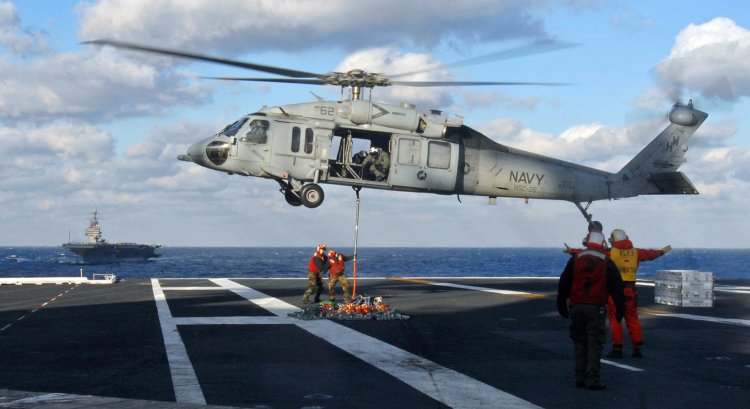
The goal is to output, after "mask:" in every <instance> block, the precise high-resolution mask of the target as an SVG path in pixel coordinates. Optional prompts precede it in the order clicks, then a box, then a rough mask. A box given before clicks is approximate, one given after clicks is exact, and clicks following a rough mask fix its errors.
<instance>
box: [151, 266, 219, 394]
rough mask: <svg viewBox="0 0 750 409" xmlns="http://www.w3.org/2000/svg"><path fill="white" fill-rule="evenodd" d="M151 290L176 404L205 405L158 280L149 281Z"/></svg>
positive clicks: (196, 378)
mask: <svg viewBox="0 0 750 409" xmlns="http://www.w3.org/2000/svg"><path fill="white" fill-rule="evenodd" d="M151 288H152V289H153V291H154V301H155V302H156V309H157V311H158V312H159V324H160V325H161V333H162V336H163V337H164V347H165V348H166V350H167V359H168V360H169V372H170V373H171V374H172V385H173V387H174V395H175V400H176V401H177V402H178V403H195V404H199V405H205V404H206V398H205V397H204V396H203V391H202V390H201V387H200V383H198V377H197V376H196V375H195V370H194V369H193V365H192V364H191V363H190V357H188V354H187V350H186V349H185V344H183V343H182V338H180V333H179V332H178V331H177V322H176V320H175V319H174V318H173V317H172V313H171V311H170V310H169V304H167V299H166V298H165V297H164V291H162V288H161V285H160V284H159V280H158V279H156V278H152V279H151Z"/></svg>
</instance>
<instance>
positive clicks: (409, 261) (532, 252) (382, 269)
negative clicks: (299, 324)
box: [0, 247, 750, 279]
mask: <svg viewBox="0 0 750 409" xmlns="http://www.w3.org/2000/svg"><path fill="white" fill-rule="evenodd" d="M314 250H315V248H314V247H310V248H296V247H295V248H278V247H274V248H258V247H252V248H238V247H174V248H171V247H166V248H162V249H160V250H159V253H160V254H162V256H161V257H159V258H157V259H152V260H149V261H146V262H141V263H119V264H97V265H87V264H80V262H79V259H78V257H77V256H76V255H74V254H72V253H69V252H67V251H66V250H65V249H63V248H62V247H3V248H0V277H71V276H78V275H79V274H80V271H81V269H82V270H83V272H84V274H86V275H87V276H88V277H91V275H92V274H94V273H96V274H109V273H112V274H116V275H117V276H118V277H120V278H122V279H128V278H193V277H194V278H200V277H226V278H242V277H248V278H250V277H279V278H281V277H283V278H290V277H298V278H304V277H306V268H307V263H308V261H309V258H310V256H311V255H312V253H313V251H314ZM336 250H340V251H341V252H343V253H344V254H346V255H351V254H352V249H351V248H340V249H336ZM568 257H569V256H568V255H567V254H564V253H563V252H562V249H561V248H382V247H377V248H360V249H359V250H358V255H357V277H358V278H360V277H448V276H458V277H558V276H559V275H560V273H561V272H562V269H563V268H564V267H565V263H566V262H567V260H568ZM346 264H347V267H346V273H347V275H348V276H349V277H351V274H352V265H351V264H352V263H351V262H347V263H346ZM748 266H750V249H673V250H672V251H670V252H669V253H667V254H666V255H665V256H662V257H661V258H659V259H657V260H654V261H649V262H644V263H642V264H641V267H640V268H639V270H638V276H639V278H653V277H654V275H655V273H656V271H657V270H698V271H709V272H712V273H714V278H715V279H748V278H750V267H748Z"/></svg>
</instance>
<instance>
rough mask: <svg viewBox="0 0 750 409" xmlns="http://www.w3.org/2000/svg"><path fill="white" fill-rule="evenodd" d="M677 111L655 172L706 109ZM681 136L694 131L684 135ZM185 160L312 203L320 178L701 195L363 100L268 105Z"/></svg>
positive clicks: (510, 191) (570, 192)
mask: <svg viewBox="0 0 750 409" xmlns="http://www.w3.org/2000/svg"><path fill="white" fill-rule="evenodd" d="M672 113H673V115H672V116H671V117H670V118H671V119H672V123H671V124H670V126H669V127H668V128H667V129H666V130H665V131H664V132H662V134H660V136H659V137H658V138H657V140H658V139H659V138H662V139H664V141H663V143H662V142H660V143H659V144H661V145H664V146H661V145H660V146H659V147H658V149H657V147H652V150H655V151H658V152H657V153H659V152H661V151H664V152H666V153H664V152H662V153H659V154H658V155H656V156H657V157H656V158H651V156H654V155H655V154H654V152H651V154H650V156H649V158H645V159H643V160H641V162H643V161H649V160H650V161H651V162H653V163H652V164H655V163H656V162H658V161H660V163H661V165H659V166H660V167H661V169H656V171H658V172H656V171H654V170H653V169H651V170H650V173H649V175H651V174H653V173H660V174H667V173H669V174H672V173H675V172H674V171H675V170H676V169H677V167H679V165H680V164H681V163H682V162H684V159H683V158H682V156H683V155H684V152H685V151H686V150H687V138H688V137H689V136H690V135H691V134H692V131H694V130H695V129H696V128H697V127H698V126H700V123H702V122H703V120H704V119H705V115H706V114H705V113H702V112H700V111H697V110H693V108H692V105H690V106H687V105H681V104H676V105H675V107H674V108H673V111H672ZM683 117H684V118H683ZM680 135H683V136H685V137H684V138H682V140H680V138H679V136H680ZM669 137H671V138H672V140H671V142H669V141H667V139H668V138H669ZM675 138H676V139H675ZM665 141H666V142H665ZM675 141H676V142H675ZM652 144H653V143H652ZM659 144H657V145H659ZM667 144H671V146H667ZM675 144H676V145H675ZM650 146H651V145H650ZM667 150H669V152H671V151H672V150H674V152H675V153H674V154H669V152H667ZM644 155H645V154H644ZM670 155H671V156H670ZM368 156H375V159H373V158H368ZM646 156H648V155H646ZM384 158H387V161H384ZM179 159H181V160H187V161H191V162H194V163H196V164H199V165H201V166H205V167H207V168H210V169H214V170H218V171H222V172H226V173H229V174H237V175H244V176H256V177H262V178H268V179H273V180H276V181H277V182H278V183H279V185H280V186H281V191H282V193H284V194H285V198H286V200H287V202H288V203H289V204H292V205H299V204H304V205H305V206H307V207H317V206H319V205H320V204H321V203H322V201H323V191H322V189H321V188H320V187H319V186H318V185H319V184H320V183H330V184H338V185H347V186H354V187H368V188H375V189H389V190H400V191H412V192H430V193H437V194H457V195H477V196H487V197H489V198H490V200H491V201H494V198H497V197H516V198H526V199H552V200H566V201H571V202H576V203H579V202H590V201H594V200H602V199H615V198H621V197H629V196H636V195H638V194H659V193H666V194H669V193H697V192H696V191H694V190H695V189H694V188H693V187H692V185H691V184H690V182H689V181H687V186H686V185H685V183H682V182H683V180H682V179H685V180H687V179H686V178H684V176H683V177H682V178H680V177H679V176H668V177H667V179H669V180H667V182H664V183H662V186H659V184H658V183H654V182H653V181H651V185H649V184H648V183H646V182H643V183H641V185H642V186H641V187H640V188H639V189H634V188H633V185H634V183H631V179H636V178H635V177H634V174H633V172H635V171H631V172H629V173H628V172H626V169H624V170H623V171H621V172H619V173H610V172H605V171H601V170H597V169H594V168H590V167H586V166H582V165H578V164H574V163H570V162H566V161H562V160H558V159H554V158H550V157H546V156H542V155H538V154H534V153H530V152H525V151H522V150H518V149H513V148H510V147H508V146H505V145H502V144H499V143H497V142H495V141H493V140H492V139H490V138H489V137H487V136H485V135H483V134H481V133H480V132H478V131H476V130H474V129H472V128H470V127H468V126H466V125H464V124H463V121H462V120H461V118H456V117H447V116H445V115H443V114H442V113H441V112H438V111H432V112H429V113H420V112H417V110H416V109H415V108H414V106H412V105H409V104H401V105H389V104H381V103H375V102H369V101H363V100H349V101H318V102H312V103H302V104H293V105H285V106H279V107H264V108H263V109H261V110H260V111H258V112H256V113H253V114H250V115H246V116H243V117H242V118H240V119H239V120H238V121H236V122H234V123H233V124H230V125H228V126H227V127H226V128H224V129H223V130H222V131H221V132H219V133H217V134H216V135H214V136H212V137H210V138H207V139H204V140H203V141H200V142H198V143H196V144H194V145H192V146H191V147H190V148H189V149H188V154H187V155H181V156H180V157H179ZM378 161H379V162H380V163H379V164H378ZM383 162H385V163H383ZM654 166H655V165H654ZM652 167H653V166H652ZM641 173H643V172H641ZM679 175H682V174H681V173H680V174H679ZM649 177H651V176H649ZM657 179H658V177H657ZM644 180H645V179H644ZM677 185H679V186H678V187H675V186H677ZM675 189H677V190H680V189H682V191H680V192H676V191H674V190H675Z"/></svg>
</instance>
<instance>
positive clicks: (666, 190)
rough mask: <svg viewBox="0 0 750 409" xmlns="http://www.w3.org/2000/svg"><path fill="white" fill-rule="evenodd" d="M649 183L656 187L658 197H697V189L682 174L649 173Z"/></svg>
mask: <svg viewBox="0 0 750 409" xmlns="http://www.w3.org/2000/svg"><path fill="white" fill-rule="evenodd" d="M648 180H649V182H652V183H653V184H654V185H656V188H657V189H659V192H658V193H656V194H660V195H680V194H682V195H697V194H698V189H696V188H695V186H693V182H691V181H690V179H688V178H687V176H685V174H684V173H682V172H665V173H651V174H650V175H648Z"/></svg>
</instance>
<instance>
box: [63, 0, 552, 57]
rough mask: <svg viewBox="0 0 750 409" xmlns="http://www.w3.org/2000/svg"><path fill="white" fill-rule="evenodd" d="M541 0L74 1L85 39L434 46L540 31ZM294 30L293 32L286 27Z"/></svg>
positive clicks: (256, 46)
mask: <svg viewBox="0 0 750 409" xmlns="http://www.w3.org/2000/svg"><path fill="white" fill-rule="evenodd" d="M545 4H546V2H544V1H532V2H528V1H523V0H510V1H503V2H497V1H494V0H477V1H472V2H468V3H465V4H462V5H461V7H455V5H454V4H453V3H452V2H449V1H446V0H439V1H436V0H415V1H408V2H403V1H399V0H384V1H378V2H364V3H363V2H351V1H347V0H332V1H327V2H325V3H324V4H321V3H316V2H299V1H293V0H256V1H244V0H228V1H224V2H222V4H221V7H216V5H215V4H212V3H210V2H202V1H180V0H165V1H160V2H158V3H157V5H155V4H154V3H153V2H152V1H149V0H104V1H99V2H96V3H82V4H80V5H79V6H78V7H77V12H78V14H79V16H80V20H81V28H80V31H79V37H80V38H81V39H82V40H92V39H97V38H112V39H119V40H126V41H133V42H146V43H151V44H154V43H155V42H156V43H155V44H158V45H162V46H169V47H177V48H182V49H186V48H188V49H191V50H201V51H203V52H212V51H231V52H233V53H235V54H241V53H246V52H257V51H266V50H274V51H277V50H303V49H310V48H319V49H321V48H325V47H330V46H334V47H340V48H342V49H344V50H354V49H362V48H370V47H379V46H384V45H389V44H396V43H402V44H403V43H410V44H415V45H418V46H424V47H433V46H435V45H437V44H440V43H441V42H444V41H448V40H459V41H461V42H467V41H468V42H472V43H473V42H482V41H496V40H504V39H509V38H521V37H527V38H528V37H531V38H538V37H545V36H546V35H545V32H544V29H543V25H542V20H541V19H540V18H538V17H535V16H534V10H535V9H538V8H540V7H544V5H545ZM290 33H293V35H290Z"/></svg>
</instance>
